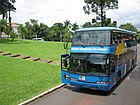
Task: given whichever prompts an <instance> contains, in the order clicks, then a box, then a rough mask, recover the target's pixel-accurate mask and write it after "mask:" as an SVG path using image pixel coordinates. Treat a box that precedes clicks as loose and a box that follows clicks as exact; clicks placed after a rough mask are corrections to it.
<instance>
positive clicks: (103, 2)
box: [83, 0, 118, 26]
mask: <svg viewBox="0 0 140 105" xmlns="http://www.w3.org/2000/svg"><path fill="white" fill-rule="evenodd" d="M84 2H85V3H86V6H83V10H84V12H85V13H86V14H91V13H96V14H97V15H98V17H99V18H98V19H100V20H101V25H102V26H105V21H106V11H107V10H109V9H117V8H118V0H84Z"/></svg>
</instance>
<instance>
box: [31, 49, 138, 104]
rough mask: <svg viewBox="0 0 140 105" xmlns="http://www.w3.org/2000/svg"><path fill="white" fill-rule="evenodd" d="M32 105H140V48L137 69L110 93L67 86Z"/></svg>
mask: <svg viewBox="0 0 140 105" xmlns="http://www.w3.org/2000/svg"><path fill="white" fill-rule="evenodd" d="M30 105H140V47H139V48H138V62H137V66H136V67H135V69H134V70H132V71H131V72H130V73H129V74H128V75H127V76H126V77H125V78H124V79H123V80H122V81H121V82H120V84H118V85H117V86H115V87H114V88H113V89H112V90H111V91H110V92H109V93H107V92H102V91H94V90H90V89H81V88H73V87H69V86H65V87H63V88H61V89H58V90H56V91H54V92H52V93H51V94H49V95H46V96H44V97H42V98H40V99H38V100H36V101H34V102H32V103H30Z"/></svg>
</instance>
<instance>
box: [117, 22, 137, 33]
mask: <svg viewBox="0 0 140 105" xmlns="http://www.w3.org/2000/svg"><path fill="white" fill-rule="evenodd" d="M119 28H122V29H126V30H130V31H135V32H138V30H137V28H136V27H135V26H134V25H132V24H131V23H126V24H122V25H120V26H119Z"/></svg>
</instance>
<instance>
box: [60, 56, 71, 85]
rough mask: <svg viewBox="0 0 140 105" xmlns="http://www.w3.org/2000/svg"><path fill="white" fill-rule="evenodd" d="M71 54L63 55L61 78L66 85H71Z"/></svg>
mask: <svg viewBox="0 0 140 105" xmlns="http://www.w3.org/2000/svg"><path fill="white" fill-rule="evenodd" d="M69 57H70V56H69V54H63V55H61V77H62V82H63V83H65V84H68V83H69V81H70V80H69V78H70V74H69V72H68V71H69Z"/></svg>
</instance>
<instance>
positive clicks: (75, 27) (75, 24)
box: [72, 23, 79, 31]
mask: <svg viewBox="0 0 140 105" xmlns="http://www.w3.org/2000/svg"><path fill="white" fill-rule="evenodd" d="M78 28H79V25H77V23H73V24H72V30H73V31H75V30H77V29H78Z"/></svg>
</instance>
